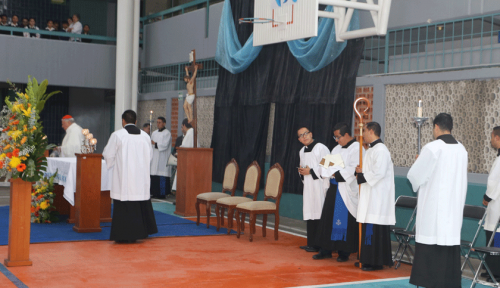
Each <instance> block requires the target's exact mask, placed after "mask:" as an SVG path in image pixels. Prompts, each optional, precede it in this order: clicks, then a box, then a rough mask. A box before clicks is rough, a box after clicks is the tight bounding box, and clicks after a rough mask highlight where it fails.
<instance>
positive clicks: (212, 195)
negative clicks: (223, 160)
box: [195, 158, 240, 228]
mask: <svg viewBox="0 0 500 288" xmlns="http://www.w3.org/2000/svg"><path fill="white" fill-rule="evenodd" d="M239 171H240V170H239V168H238V163H236V160H234V158H233V159H231V161H229V163H227V165H226V170H225V171H224V180H223V181H222V192H206V193H201V194H198V196H196V203H195V208H196V225H200V204H205V205H206V213H207V228H209V227H210V214H211V211H210V205H212V204H215V201H217V200H218V199H220V198H224V197H231V196H234V192H235V191H236V184H237V183H238V173H239ZM227 192H229V193H230V194H227Z"/></svg>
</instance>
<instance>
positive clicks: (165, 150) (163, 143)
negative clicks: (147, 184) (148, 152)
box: [151, 129, 172, 177]
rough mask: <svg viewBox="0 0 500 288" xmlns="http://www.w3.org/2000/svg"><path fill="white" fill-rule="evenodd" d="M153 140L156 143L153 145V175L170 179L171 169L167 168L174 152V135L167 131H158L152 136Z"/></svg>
mask: <svg viewBox="0 0 500 288" xmlns="http://www.w3.org/2000/svg"><path fill="white" fill-rule="evenodd" d="M151 140H153V141H154V142H155V143H156V147H158V148H155V145H152V148H153V160H152V161H151V175H153V176H164V177H170V176H171V175H172V174H171V167H170V166H167V162H168V158H169V157H170V153H171V151H172V135H170V131H168V130H167V129H163V130H162V131H161V132H160V130H156V131H154V132H153V134H152V135H151Z"/></svg>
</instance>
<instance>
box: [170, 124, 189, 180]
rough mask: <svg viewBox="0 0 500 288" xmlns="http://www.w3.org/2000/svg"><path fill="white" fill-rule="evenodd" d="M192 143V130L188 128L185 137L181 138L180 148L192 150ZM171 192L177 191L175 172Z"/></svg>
mask: <svg viewBox="0 0 500 288" xmlns="http://www.w3.org/2000/svg"><path fill="white" fill-rule="evenodd" d="M193 143H194V129H193V128H189V129H188V130H187V131H186V135H184V137H183V138H182V144H181V146H180V147H184V148H193ZM172 190H177V172H175V177H174V183H172Z"/></svg>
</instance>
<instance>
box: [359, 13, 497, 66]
mask: <svg viewBox="0 0 500 288" xmlns="http://www.w3.org/2000/svg"><path fill="white" fill-rule="evenodd" d="M499 31H500V13H497V14H490V15H483V16H477V17H470V18H465V19H459V20H453V21H446V22H439V23H433V24H427V25H421V26H415V27H409V28H402V29H395V30H390V31H387V35H386V36H382V37H381V36H372V37H367V38H365V49H364V51H363V57H362V59H361V64H360V68H359V73H358V75H360V76H361V75H370V74H387V73H403V72H416V71H430V70H447V69H457V68H471V67H478V66H484V65H494V64H500V54H499V53H498V49H500V44H499V42H500V41H499V40H500V38H499V37H498V34H499Z"/></svg>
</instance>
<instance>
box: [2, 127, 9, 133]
mask: <svg viewBox="0 0 500 288" xmlns="http://www.w3.org/2000/svg"><path fill="white" fill-rule="evenodd" d="M9 130H10V126H7V128H4V129H3V130H2V132H7V131H9Z"/></svg>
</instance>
